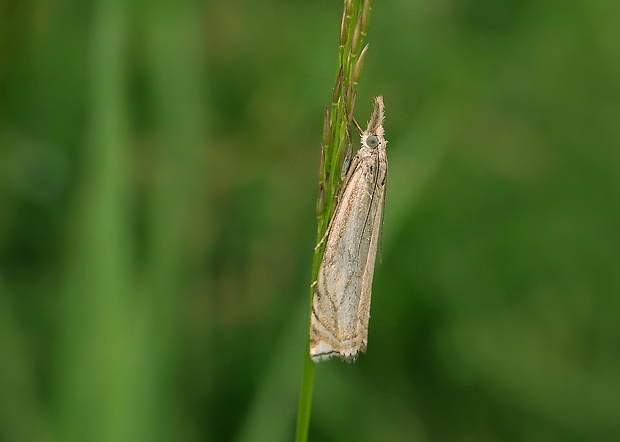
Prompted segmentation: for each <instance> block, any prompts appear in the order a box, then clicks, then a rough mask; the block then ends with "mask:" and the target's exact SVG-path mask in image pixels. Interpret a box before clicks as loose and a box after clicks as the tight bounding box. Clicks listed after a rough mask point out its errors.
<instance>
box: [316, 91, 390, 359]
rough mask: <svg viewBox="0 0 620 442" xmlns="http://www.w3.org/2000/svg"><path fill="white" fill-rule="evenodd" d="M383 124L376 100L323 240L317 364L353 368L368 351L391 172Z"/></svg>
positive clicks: (318, 287) (380, 103) (380, 100)
mask: <svg viewBox="0 0 620 442" xmlns="http://www.w3.org/2000/svg"><path fill="white" fill-rule="evenodd" d="M383 119H384V106H383V97H376V98H375V103H374V110H373V113H372V115H371V117H370V120H369V122H368V126H367V128H366V130H364V131H361V141H362V146H361V148H360V149H359V150H358V151H357V154H356V155H355V157H354V158H353V160H352V161H351V164H350V166H349V169H348V171H347V173H346V175H345V178H344V181H343V184H342V188H341V191H340V194H339V196H338V202H337V204H336V208H335V209H334V214H333V216H332V218H331V221H330V223H329V226H328V228H327V232H326V236H325V238H324V240H325V241H326V244H325V253H324V254H323V259H322V261H321V266H320V268H319V273H318V277H317V280H316V281H315V282H314V283H313V287H314V297H313V301H312V316H311V323H310V356H311V357H312V359H313V360H314V361H315V362H318V361H321V360H324V359H329V358H331V357H333V356H337V357H339V358H341V359H343V360H345V361H347V362H351V361H354V360H355V359H356V358H357V356H358V354H359V353H360V352H365V351H366V346H367V343H368V321H369V319H370V295H371V290H372V278H373V274H374V270H375V258H376V255H377V246H378V243H379V236H380V235H379V234H380V229H381V224H382V222H383V207H384V201H385V188H386V184H387V172H388V162H387V155H386V149H385V147H386V144H387V141H386V140H385V138H384V131H383Z"/></svg>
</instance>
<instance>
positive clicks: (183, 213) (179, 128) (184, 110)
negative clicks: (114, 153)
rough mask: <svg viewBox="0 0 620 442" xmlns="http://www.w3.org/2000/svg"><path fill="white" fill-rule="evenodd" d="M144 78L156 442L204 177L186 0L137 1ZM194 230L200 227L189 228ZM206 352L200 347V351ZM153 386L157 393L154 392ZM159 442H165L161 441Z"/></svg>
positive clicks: (199, 94) (195, 49)
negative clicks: (149, 110) (151, 128)
mask: <svg viewBox="0 0 620 442" xmlns="http://www.w3.org/2000/svg"><path fill="white" fill-rule="evenodd" d="M141 5H142V10H141V14H140V16H141V17H142V28H143V32H144V42H145V49H146V56H147V57H146V60H147V72H148V73H149V82H150V86H151V93H152V95H153V99H154V105H155V106H154V119H155V126H156V128H157V129H156V131H155V133H154V135H155V138H154V146H153V148H154V151H153V156H152V157H153V166H154V167H153V170H152V171H151V172H152V183H151V188H150V192H149V195H148V200H147V225H146V227H147V238H146V240H147V241H146V268H145V272H144V274H145V276H146V279H145V284H144V287H143V301H144V303H145V309H146V310H147V311H148V318H149V319H148V324H147V329H148V333H147V335H146V336H145V339H146V342H145V345H146V347H147V348H149V349H150V352H149V353H150V354H151V356H152V358H153V359H152V360H151V361H146V360H145V361H144V362H145V365H144V367H143V369H144V370H145V372H148V374H149V375H148V376H149V379H148V382H150V383H151V386H152V389H153V391H154V393H155V396H154V397H153V404H154V408H153V410H152V411H153V414H152V416H151V418H152V422H151V424H152V425H150V428H151V429H153V434H151V435H150V439H149V440H153V439H152V438H158V437H159V438H161V437H162V436H161V433H162V432H163V434H166V432H167V431H169V430H170V428H161V426H162V425H163V424H164V423H165V422H170V418H169V416H170V415H171V413H173V412H174V408H173V406H174V404H175V402H174V401H172V400H171V397H170V396H171V394H172V388H171V378H170V373H171V370H172V369H173V368H174V367H173V363H172V361H174V360H176V359H177V358H176V356H175V355H174V354H173V353H174V350H173V349H174V348H175V346H174V341H175V339H176V326H177V324H178V315H179V303H180V300H181V299H182V297H181V295H182V293H183V291H184V287H183V286H182V283H181V281H183V280H184V279H185V278H184V276H185V275H186V272H187V271H188V270H189V269H192V268H194V266H192V265H191V256H190V250H189V245H190V241H191V238H189V236H188V232H190V231H196V230H197V229H208V227H207V223H206V222H204V221H202V222H201V221H198V220H199V219H200V217H201V215H200V213H199V212H198V208H200V207H204V205H205V202H206V201H207V198H208V194H207V190H206V189H207V186H206V185H205V181H206V180H205V179H204V177H206V176H207V173H206V172H205V170H204V168H202V167H201V166H202V165H203V164H204V161H202V159H201V155H202V153H203V149H204V148H205V146H206V142H205V138H206V137H205V133H206V127H205V126H206V121H207V116H206V111H205V106H204V100H205V96H204V78H205V63H204V53H205V50H204V45H203V41H204V38H203V36H202V31H201V26H200V22H201V21H200V20H201V13H200V11H199V10H197V6H198V4H197V3H196V2H194V1H190V0H174V1H171V0H157V1H151V2H143V3H141ZM195 225H199V226H200V227H199V228H197V227H192V226H195ZM204 351H205V352H206V351H207V349H206V348H205V349H204ZM158 388H159V389H158ZM163 439H164V440H169V439H167V438H166V437H163Z"/></svg>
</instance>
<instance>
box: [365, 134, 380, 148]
mask: <svg viewBox="0 0 620 442" xmlns="http://www.w3.org/2000/svg"><path fill="white" fill-rule="evenodd" d="M366 144H367V145H368V147H377V146H378V145H379V138H377V137H376V136H375V135H371V136H369V137H368V138H366Z"/></svg>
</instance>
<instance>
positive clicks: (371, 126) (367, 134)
mask: <svg viewBox="0 0 620 442" xmlns="http://www.w3.org/2000/svg"><path fill="white" fill-rule="evenodd" d="M384 118H385V107H384V105H383V97H382V96H378V97H376V98H375V107H374V109H373V111H372V115H371V116H370V120H368V126H367V127H366V130H365V131H363V132H362V134H361V135H362V137H361V138H362V145H364V146H368V147H370V148H372V149H375V148H377V147H379V146H380V145H381V144H385V143H387V141H385V139H384V138H383V134H384V131H383V119H384Z"/></svg>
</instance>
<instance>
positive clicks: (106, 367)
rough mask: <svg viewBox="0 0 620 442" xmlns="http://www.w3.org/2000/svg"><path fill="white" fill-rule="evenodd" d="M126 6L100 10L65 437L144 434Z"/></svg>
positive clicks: (100, 5) (66, 377)
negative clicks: (136, 373)
mask: <svg viewBox="0 0 620 442" xmlns="http://www.w3.org/2000/svg"><path fill="white" fill-rule="evenodd" d="M126 16H127V11H126V2H124V1H123V0H111V1H108V0H100V1H98V2H96V4H95V8H94V17H93V26H92V34H91V38H92V42H91V44H92V50H91V54H92V59H91V64H90V67H91V72H92V74H91V75H92V77H91V85H90V86H91V95H90V99H91V106H90V113H91V121H90V131H91V132H90V134H91V137H90V142H89V148H88V149H87V150H86V152H85V155H84V157H83V160H84V171H83V175H82V178H83V179H84V189H85V191H84V193H83V194H81V195H79V196H80V197H81V198H82V200H81V201H80V203H81V206H82V207H81V208H82V210H81V211H80V214H79V217H78V219H77V220H76V225H75V226H74V227H75V229H72V231H73V230H75V233H74V234H73V235H70V236H69V237H70V238H73V239H75V243H74V244H72V246H74V252H75V253H74V256H73V261H72V262H71V267H70V268H69V272H70V273H69V281H68V291H67V298H66V302H67V312H66V318H65V320H64V321H63V341H62V348H61V359H60V363H61V365H60V367H59V369H60V372H59V384H58V386H59V391H58V394H59V396H60V403H61V409H60V413H61V422H60V437H59V440H63V441H83V440H89V441H118V440H140V439H139V438H138V437H136V434H135V433H134V423H135V420H136V419H135V416H133V410H135V408H136V407H135V401H136V400H138V399H137V397H136V396H135V395H134V394H132V385H133V381H134V379H132V378H131V376H130V363H129V356H130V355H131V354H132V341H131V337H132V336H134V333H130V329H129V326H130V316H129V308H128V307H129V305H128V300H129V295H130V293H131V281H130V265H131V256H132V246H131V242H130V240H129V238H130V234H129V229H128V226H129V222H128V219H129V213H128V192H127V188H128V178H127V170H128V159H127V155H128V152H127V148H128V138H127V127H128V123H127V114H126V105H127V102H126V98H127V97H126V92H125V77H126V73H125V71H126V66H125V47H126Z"/></svg>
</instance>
